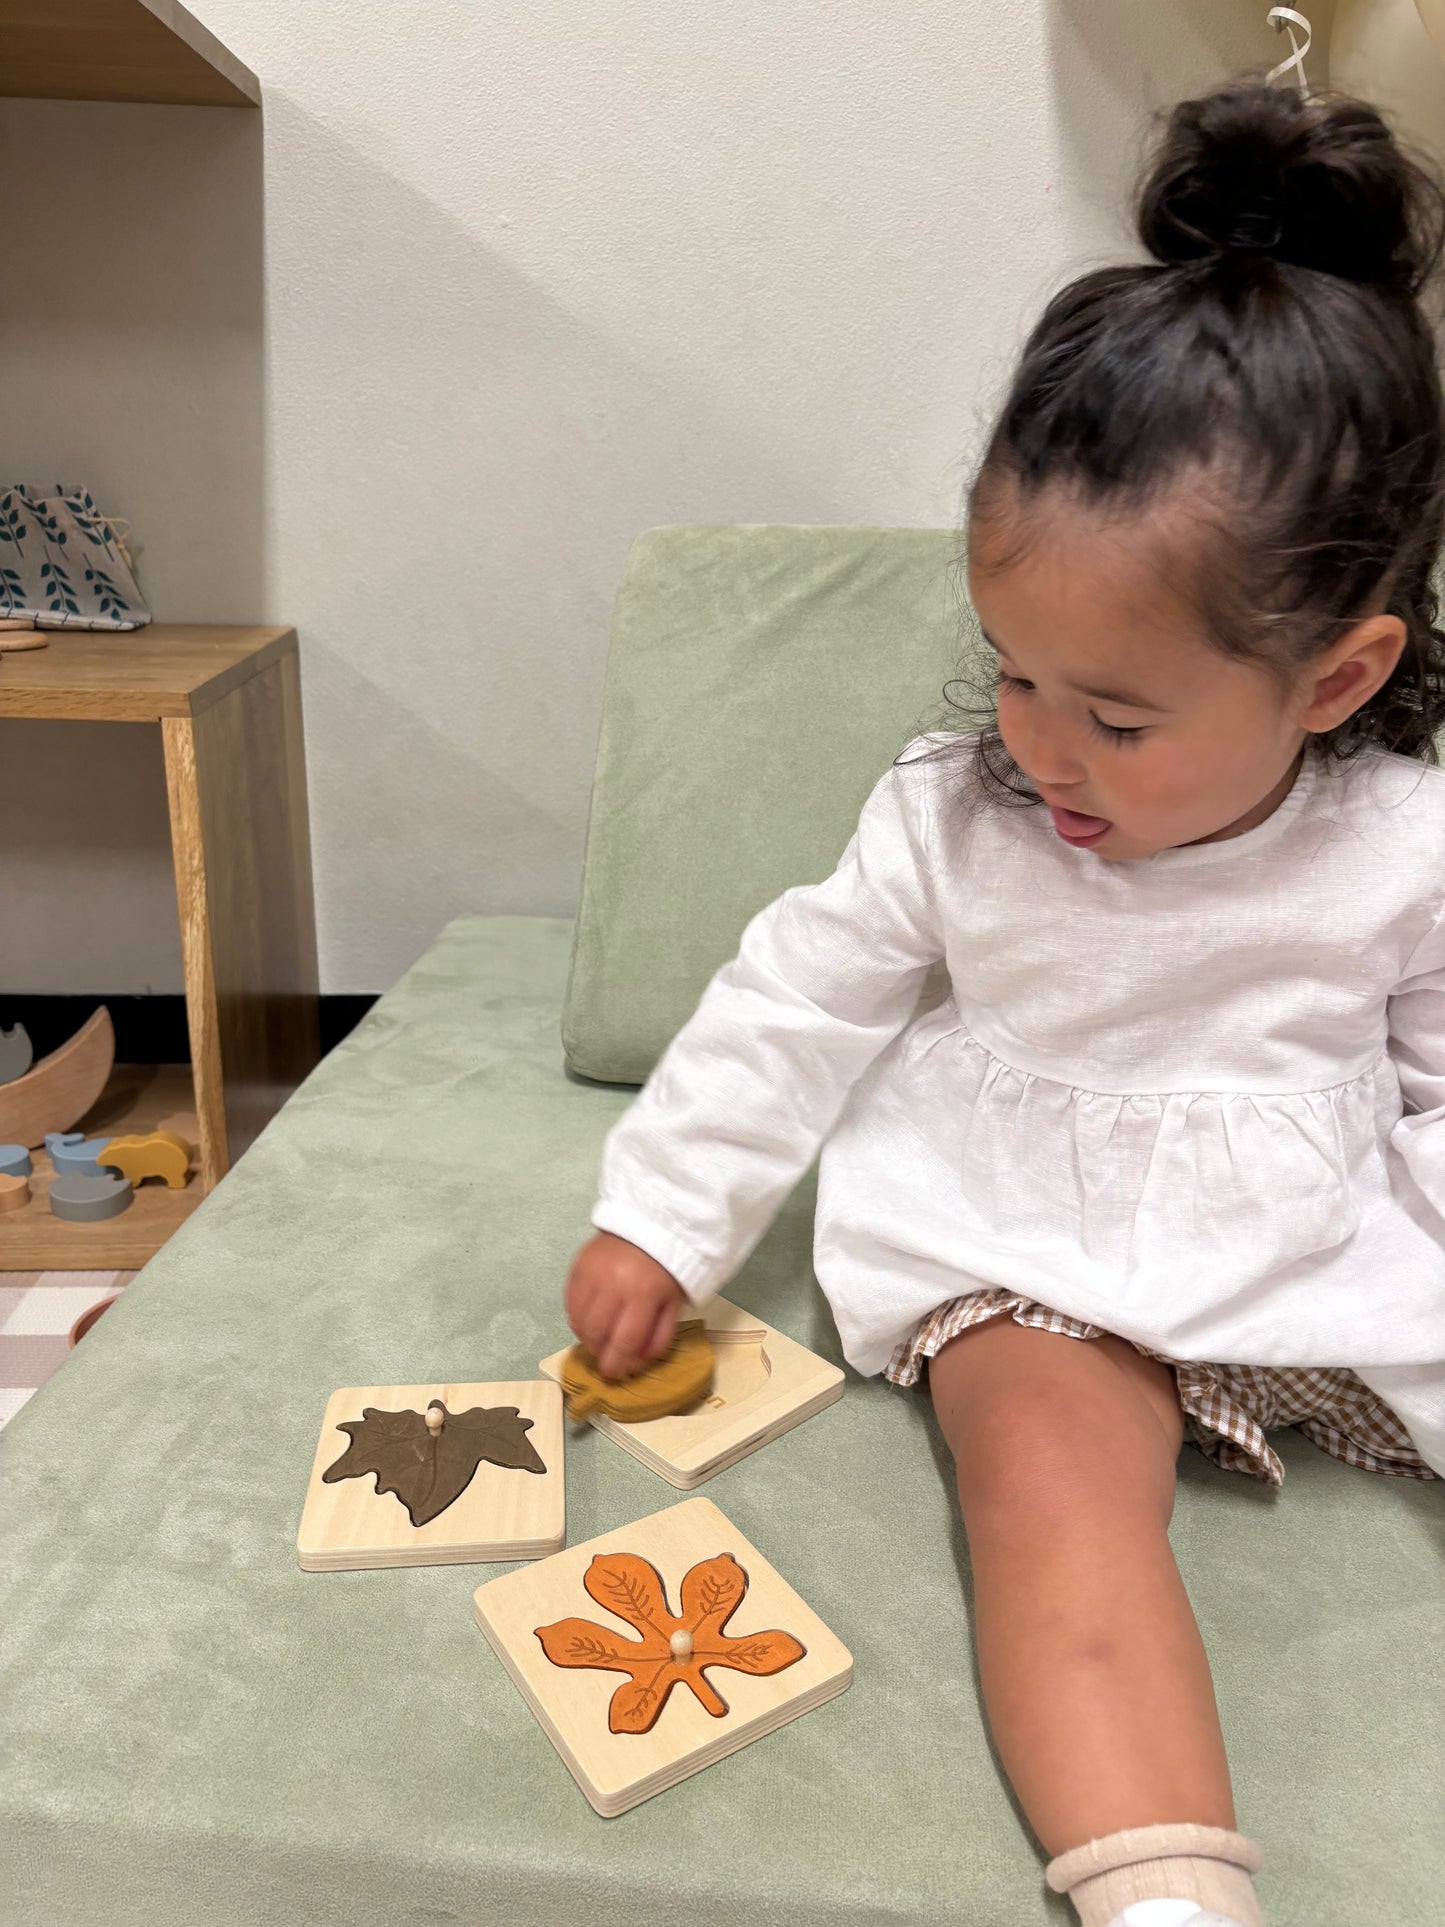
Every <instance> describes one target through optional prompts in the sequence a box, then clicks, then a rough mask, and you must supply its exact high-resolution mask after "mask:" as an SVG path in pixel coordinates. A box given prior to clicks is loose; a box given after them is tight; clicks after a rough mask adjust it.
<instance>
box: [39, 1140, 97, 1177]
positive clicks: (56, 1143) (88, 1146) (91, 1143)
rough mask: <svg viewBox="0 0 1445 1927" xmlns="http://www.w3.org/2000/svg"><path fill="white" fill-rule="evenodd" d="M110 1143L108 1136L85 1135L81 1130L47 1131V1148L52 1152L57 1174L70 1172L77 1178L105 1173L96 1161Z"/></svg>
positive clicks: (52, 1161) (51, 1156)
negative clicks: (88, 1136) (89, 1136)
mask: <svg viewBox="0 0 1445 1927" xmlns="http://www.w3.org/2000/svg"><path fill="white" fill-rule="evenodd" d="M109 1143H110V1139H109V1138H108V1137H91V1138H87V1137H83V1136H82V1135H81V1133H80V1132H79V1131H47V1132H46V1133H45V1148H46V1150H47V1151H48V1152H49V1153H50V1162H51V1163H52V1164H53V1165H54V1166H55V1175H56V1177H60V1176H61V1175H62V1173H69V1175H70V1176H71V1177H75V1178H99V1177H103V1176H104V1175H105V1174H104V1173H103V1172H102V1170H101V1168H100V1165H99V1164H98V1163H97V1162H96V1160H97V1159H98V1158H99V1156H100V1154H101V1152H102V1151H103V1150H104V1149H105V1148H106V1146H107V1145H108V1144H109Z"/></svg>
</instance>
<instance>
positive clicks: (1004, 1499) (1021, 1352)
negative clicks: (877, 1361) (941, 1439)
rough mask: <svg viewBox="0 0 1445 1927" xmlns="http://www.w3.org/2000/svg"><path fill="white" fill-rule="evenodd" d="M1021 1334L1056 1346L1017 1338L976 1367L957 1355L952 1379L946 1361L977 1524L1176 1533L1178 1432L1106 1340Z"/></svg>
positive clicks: (948, 1424)
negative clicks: (1124, 1518)
mask: <svg viewBox="0 0 1445 1927" xmlns="http://www.w3.org/2000/svg"><path fill="white" fill-rule="evenodd" d="M980 1329H981V1330H982V1329H985V1328H980ZM1014 1330H1015V1332H1017V1333H1018V1335H1019V1341H1021V1340H1024V1339H1034V1340H1043V1341H1045V1344H1044V1345H1042V1346H1041V1345H1039V1344H1035V1345H1032V1346H1030V1345H1027V1344H1025V1343H1022V1342H1018V1341H1015V1340H1011V1339H1008V1338H1007V1337H1005V1338H1004V1342H1003V1343H1001V1344H996V1345H994V1346H991V1347H989V1348H988V1350H987V1354H986V1353H985V1349H984V1348H983V1347H982V1346H980V1347H979V1348H978V1349H977V1351H976V1352H975V1353H974V1355H973V1357H972V1358H965V1357H963V1356H961V1355H958V1354H955V1356H954V1357H953V1358H952V1359H950V1358H949V1357H948V1352H949V1351H952V1349H953V1347H952V1346H950V1347H948V1348H946V1350H945V1352H943V1353H940V1355H939V1359H940V1360H942V1361H943V1364H944V1369H943V1371H942V1372H937V1370H936V1368H937V1365H938V1363H939V1361H938V1360H935V1361H934V1368H933V1373H932V1375H933V1378H934V1397H935V1405H936V1406H937V1408H938V1414H939V1419H940V1423H941V1424H942V1426H943V1429H944V1432H945V1435H946V1437H947V1439H948V1443H949V1446H950V1448H951V1450H952V1452H953V1457H954V1464H955V1467H956V1469H957V1474H958V1491H959V1500H960V1503H961V1504H962V1506H963V1510H964V1518H965V1523H969V1524H971V1523H973V1522H974V1521H977V1522H978V1523H980V1524H982V1523H984V1522H985V1521H987V1520H990V1519H996V1520H998V1521H1000V1522H1002V1523H1005V1524H1007V1525H1009V1526H1010V1527H1011V1528H1013V1529H1016V1530H1021V1531H1022V1530H1039V1529H1079V1530H1092V1529H1096V1528H1097V1525H1098V1524H1099V1522H1100V1521H1101V1520H1102V1519H1103V1518H1104V1517H1106V1516H1107V1515H1110V1514H1118V1513H1133V1514H1136V1515H1137V1514H1139V1513H1141V1512H1143V1513H1145V1514H1146V1515H1152V1516H1153V1517H1154V1518H1156V1519H1157V1520H1158V1522H1159V1523H1161V1524H1167V1522H1168V1518H1169V1513H1170V1511H1171V1509H1172V1506H1173V1498H1174V1459H1175V1456H1176V1455H1177V1452H1178V1436H1177V1432H1176V1433H1175V1434H1174V1435H1173V1436H1172V1437H1171V1436H1170V1431H1169V1427H1168V1425H1167V1423H1165V1422H1163V1420H1162V1418H1161V1414H1160V1413H1159V1412H1157V1411H1155V1410H1154V1409H1153V1405H1152V1403H1151V1401H1150V1400H1149V1399H1148V1398H1147V1397H1146V1396H1145V1395H1144V1393H1143V1391H1142V1390H1141V1388H1140V1387H1139V1385H1137V1384H1136V1383H1134V1382H1132V1380H1131V1379H1130V1377H1129V1376H1128V1375H1127V1374H1125V1373H1122V1372H1120V1371H1118V1370H1117V1369H1116V1368H1115V1366H1114V1365H1113V1363H1112V1362H1111V1361H1110V1360H1109V1358H1108V1357H1107V1356H1106V1355H1105V1354H1104V1353H1103V1352H1102V1351H1101V1350H1099V1349H1097V1345H1096V1341H1093V1340H1084V1339H1074V1338H1062V1337H1058V1336H1056V1335H1054V1334H1049V1333H1040V1332H1034V1331H1024V1330H1022V1329H1021V1328H1019V1327H1014ZM967 1342H968V1338H967V1335H965V1337H964V1338H963V1339H962V1340H956V1341H954V1343H955V1344H959V1345H966V1344H967ZM1060 1347H1064V1348H1067V1349H1065V1350H1063V1351H1060V1350H1059V1348H1060Z"/></svg>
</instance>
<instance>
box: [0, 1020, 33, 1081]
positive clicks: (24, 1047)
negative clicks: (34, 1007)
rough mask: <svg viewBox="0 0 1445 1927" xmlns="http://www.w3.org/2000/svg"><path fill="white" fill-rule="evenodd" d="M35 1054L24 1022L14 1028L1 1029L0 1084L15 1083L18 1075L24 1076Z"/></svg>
mask: <svg viewBox="0 0 1445 1927" xmlns="http://www.w3.org/2000/svg"><path fill="white" fill-rule="evenodd" d="M34 1056H35V1052H34V1051H33V1050H32V1049H31V1048H30V1033H29V1032H28V1031H27V1030H26V1028H25V1026H24V1024H17V1025H16V1026H15V1028H14V1030H0V1084H13V1083H14V1082H15V1080H16V1078H17V1077H23V1076H24V1075H25V1073H26V1071H28V1070H29V1069H30V1065H31V1061H32V1060H33V1058H34Z"/></svg>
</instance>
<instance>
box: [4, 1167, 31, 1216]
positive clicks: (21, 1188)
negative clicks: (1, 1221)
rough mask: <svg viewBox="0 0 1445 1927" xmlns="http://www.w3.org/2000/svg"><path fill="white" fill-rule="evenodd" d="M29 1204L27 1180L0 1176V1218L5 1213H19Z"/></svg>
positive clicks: (28, 1183)
mask: <svg viewBox="0 0 1445 1927" xmlns="http://www.w3.org/2000/svg"><path fill="white" fill-rule="evenodd" d="M29 1202H30V1180H29V1178H12V1177H5V1176H3V1175H0V1217H4V1215H5V1213H6V1212H7V1211H21V1210H23V1209H24V1207H25V1206H26V1205H27V1204H29Z"/></svg>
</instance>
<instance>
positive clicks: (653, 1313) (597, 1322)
mask: <svg viewBox="0 0 1445 1927" xmlns="http://www.w3.org/2000/svg"><path fill="white" fill-rule="evenodd" d="M686 1302H687V1298H686V1294H685V1293H684V1291H683V1289H682V1286H681V1285H680V1284H679V1283H678V1282H677V1280H676V1279H675V1278H674V1277H673V1275H672V1273H671V1272H670V1271H668V1270H666V1269H665V1268H664V1267H663V1266H662V1265H660V1264H659V1263H658V1262H657V1260H656V1259H655V1258H652V1257H649V1256H648V1254H647V1252H645V1251H643V1250H641V1249H640V1248H639V1247H638V1246H637V1245H635V1244H629V1242H628V1241H627V1239H626V1238H619V1237H616V1236H614V1234H613V1233H612V1232H610V1231H599V1232H598V1233H597V1234H596V1236H595V1237H592V1238H589V1239H588V1240H587V1242H586V1244H585V1245H583V1247H582V1249H581V1250H580V1251H579V1252H578V1253H577V1256H576V1257H575V1258H574V1259H573V1261H572V1270H571V1273H570V1274H569V1276H568V1279H567V1293H566V1307H567V1322H568V1324H569V1325H570V1326H571V1327H572V1329H573V1331H574V1332H575V1333H576V1334H577V1336H578V1337H579V1338H580V1339H581V1340H582V1343H583V1344H584V1345H585V1346H586V1347H587V1349H588V1350H589V1351H590V1352H591V1353H592V1356H593V1357H594V1358H595V1359H596V1360H597V1369H598V1371H600V1372H601V1374H602V1376H603V1377H604V1378H631V1377H632V1376H633V1375H634V1374H635V1373H637V1372H639V1371H641V1369H642V1367H643V1366H644V1365H645V1364H646V1363H647V1362H648V1360H649V1359H652V1358H657V1357H658V1356H660V1354H661V1353H663V1352H665V1351H666V1350H667V1348H668V1346H669V1345H670V1344H671V1343H672V1340H673V1334H674V1333H675V1332H676V1330H677V1315H678V1312H679V1311H680V1310H681V1309H682V1307H683V1305H684V1304H685V1303H686Z"/></svg>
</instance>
